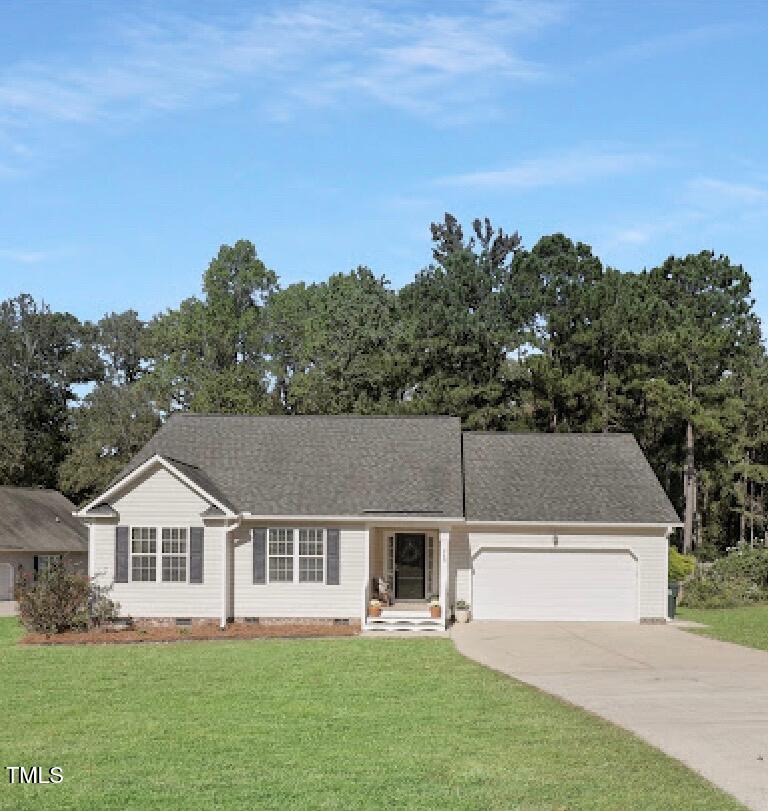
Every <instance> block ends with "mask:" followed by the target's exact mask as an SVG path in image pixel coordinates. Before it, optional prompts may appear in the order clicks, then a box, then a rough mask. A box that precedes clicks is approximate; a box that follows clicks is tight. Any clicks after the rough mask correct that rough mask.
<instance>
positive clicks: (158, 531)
mask: <svg viewBox="0 0 768 811" xmlns="http://www.w3.org/2000/svg"><path fill="white" fill-rule="evenodd" d="M134 529H153V530H154V531H155V552H154V555H152V553H151V552H149V553H147V554H146V555H145V554H144V553H142V552H136V553H135V554H134V551H133V531H134ZM164 529H183V530H184V531H185V533H186V542H187V552H186V559H187V562H186V579H185V580H163V530H164ZM191 531H192V527H191V526H190V525H184V524H170V523H169V524H129V525H128V542H129V544H130V547H129V553H130V554H129V556H128V557H129V559H128V572H129V575H130V580H129V582H130V583H137V584H140V585H142V586H148V585H158V584H159V585H162V586H188V585H189V564H190V547H191V543H190V538H191ZM168 554H169V555H171V556H175V553H168ZM179 556H180V555H179ZM134 557H154V558H155V579H154V580H134V579H133V558H134Z"/></svg>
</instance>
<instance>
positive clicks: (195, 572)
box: [189, 527, 203, 583]
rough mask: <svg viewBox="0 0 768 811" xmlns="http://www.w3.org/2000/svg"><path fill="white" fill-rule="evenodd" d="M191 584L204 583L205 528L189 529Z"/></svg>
mask: <svg viewBox="0 0 768 811" xmlns="http://www.w3.org/2000/svg"><path fill="white" fill-rule="evenodd" d="M189 582H190V583H202V582H203V528H202V527H190V528H189Z"/></svg>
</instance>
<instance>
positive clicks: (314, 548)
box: [299, 529, 324, 583]
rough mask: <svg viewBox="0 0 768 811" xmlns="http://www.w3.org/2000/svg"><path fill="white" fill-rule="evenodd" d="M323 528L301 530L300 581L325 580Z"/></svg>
mask: <svg viewBox="0 0 768 811" xmlns="http://www.w3.org/2000/svg"><path fill="white" fill-rule="evenodd" d="M323 579H324V578H323V530H322V529H300V530H299V583H322V582H323Z"/></svg>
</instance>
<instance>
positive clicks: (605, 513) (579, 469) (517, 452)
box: [464, 432, 680, 524]
mask: <svg viewBox="0 0 768 811" xmlns="http://www.w3.org/2000/svg"><path fill="white" fill-rule="evenodd" d="M464 480H465V508H466V517H467V519H468V520H472V519H474V520H478V521H564V522H567V521H576V522H578V521H591V522H598V523H674V524H676V523H678V522H679V520H680V519H679V518H678V516H677V513H676V512H675V510H674V508H673V507H672V505H671V504H670V502H669V499H668V498H667V496H666V494H665V493H664V490H663V489H662V487H661V485H660V484H659V482H658V480H657V479H656V476H655V475H654V473H653V471H652V470H651V467H650V465H649V464H648V462H647V460H646V458H645V456H644V455H643V452H642V451H641V450H640V447H639V446H638V444H637V442H636V441H635V439H634V437H633V436H632V435H631V434H515V433H471V432H470V433H465V434H464Z"/></svg>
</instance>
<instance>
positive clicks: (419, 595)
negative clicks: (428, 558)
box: [395, 532, 426, 600]
mask: <svg viewBox="0 0 768 811" xmlns="http://www.w3.org/2000/svg"><path fill="white" fill-rule="evenodd" d="M425 546H426V541H425V536H424V535H422V534H414V533H405V532H403V533H398V534H397V535H395V598H396V599H398V600H423V599H424V597H425V594H424V558H425V554H424V549H425Z"/></svg>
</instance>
